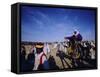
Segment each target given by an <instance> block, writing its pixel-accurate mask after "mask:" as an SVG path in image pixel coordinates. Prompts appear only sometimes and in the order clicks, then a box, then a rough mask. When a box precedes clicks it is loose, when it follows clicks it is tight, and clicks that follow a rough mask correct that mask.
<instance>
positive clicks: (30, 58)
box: [27, 45, 36, 71]
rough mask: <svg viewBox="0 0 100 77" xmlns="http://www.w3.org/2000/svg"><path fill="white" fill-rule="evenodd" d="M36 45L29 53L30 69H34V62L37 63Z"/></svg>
mask: <svg viewBox="0 0 100 77" xmlns="http://www.w3.org/2000/svg"><path fill="white" fill-rule="evenodd" d="M35 53H36V51H35V46H34V45H33V46H32V49H31V51H30V53H29V54H28V57H27V62H28V70H29V71H32V70H33V68H34V64H35Z"/></svg>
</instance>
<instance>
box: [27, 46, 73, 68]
mask: <svg viewBox="0 0 100 77" xmlns="http://www.w3.org/2000/svg"><path fill="white" fill-rule="evenodd" d="M49 47H50V50H51V52H50V53H48V54H47V58H49V56H50V55H51V56H53V58H54V59H55V62H56V65H57V66H58V67H59V69H63V68H69V67H68V66H70V67H72V64H71V60H69V59H68V58H66V57H64V58H63V59H61V58H60V57H59V56H57V52H58V51H57V48H53V45H49ZM25 48H26V51H27V52H26V53H27V55H28V54H29V53H30V50H31V45H25ZM62 52H64V51H62ZM64 53H65V52H64ZM65 54H66V53H65ZM27 55H26V58H27ZM66 62H67V63H66Z"/></svg>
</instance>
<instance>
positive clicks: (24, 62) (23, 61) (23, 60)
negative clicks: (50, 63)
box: [20, 52, 27, 72]
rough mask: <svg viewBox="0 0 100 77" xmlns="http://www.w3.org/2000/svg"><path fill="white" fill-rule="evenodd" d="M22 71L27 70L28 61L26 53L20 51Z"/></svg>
mask: <svg viewBox="0 0 100 77" xmlns="http://www.w3.org/2000/svg"><path fill="white" fill-rule="evenodd" d="M20 71H21V72H25V71H27V61H26V59H25V54H24V53H21V52H20Z"/></svg>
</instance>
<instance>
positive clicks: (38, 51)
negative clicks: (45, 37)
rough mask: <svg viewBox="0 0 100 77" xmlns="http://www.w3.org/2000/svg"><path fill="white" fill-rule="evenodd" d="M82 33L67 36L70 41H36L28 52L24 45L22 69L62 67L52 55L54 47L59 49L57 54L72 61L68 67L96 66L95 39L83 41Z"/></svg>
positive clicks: (21, 57)
mask: <svg viewBox="0 0 100 77" xmlns="http://www.w3.org/2000/svg"><path fill="white" fill-rule="evenodd" d="M82 38H83V37H82V35H81V34H80V33H78V32H76V31H74V34H73V35H72V36H70V37H65V39H67V40H69V41H64V42H56V43H51V44H49V43H41V42H40V43H36V44H32V45H31V49H30V50H29V51H30V53H28V55H27V54H26V52H27V51H26V47H25V45H22V47H21V51H20V70H21V71H22V72H27V71H28V72H29V71H34V70H48V69H54V70H56V69H60V68H59V67H58V66H57V65H56V62H55V59H54V57H53V56H52V55H51V52H53V51H52V50H51V48H50V45H52V49H57V52H56V56H59V58H60V59H61V61H62V65H63V66H64V64H63V61H65V62H66V60H65V58H68V59H69V60H70V61H71V64H68V63H67V62H66V64H67V65H68V68H80V67H91V68H92V67H95V66H96V47H95V41H82Z"/></svg>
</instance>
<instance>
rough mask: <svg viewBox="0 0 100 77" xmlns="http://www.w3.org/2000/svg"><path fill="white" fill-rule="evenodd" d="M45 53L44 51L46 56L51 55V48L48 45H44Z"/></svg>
mask: <svg viewBox="0 0 100 77" xmlns="http://www.w3.org/2000/svg"><path fill="white" fill-rule="evenodd" d="M43 51H44V53H45V54H49V53H50V47H49V45H48V43H45V44H44V47H43Z"/></svg>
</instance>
